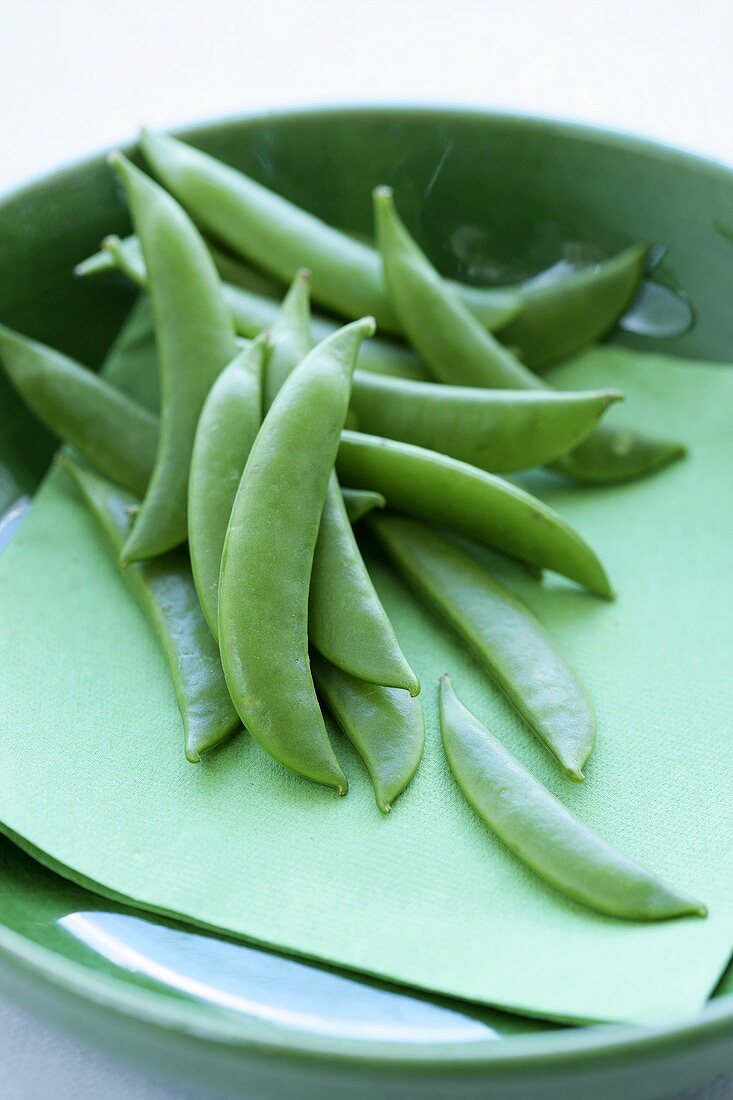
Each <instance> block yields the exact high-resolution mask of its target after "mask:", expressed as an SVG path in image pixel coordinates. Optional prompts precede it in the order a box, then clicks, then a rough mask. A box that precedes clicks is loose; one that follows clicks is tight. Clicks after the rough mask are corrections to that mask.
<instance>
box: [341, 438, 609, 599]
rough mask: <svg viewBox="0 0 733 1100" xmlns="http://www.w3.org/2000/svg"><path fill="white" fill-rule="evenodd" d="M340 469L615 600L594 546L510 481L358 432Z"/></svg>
mask: <svg viewBox="0 0 733 1100" xmlns="http://www.w3.org/2000/svg"><path fill="white" fill-rule="evenodd" d="M336 469H337V471H338V474H339V477H340V478H341V480H342V481H343V482H344V484H345V485H351V486H352V487H354V488H356V489H373V490H374V491H375V492H378V493H382V495H383V496H384V498H385V500H386V501H387V507H388V508H392V509H394V510H395V511H397V512H403V513H404V514H405V515H408V516H412V517H414V518H415V519H421V520H425V521H427V522H428V523H436V524H439V525H440V526H443V527H448V528H451V529H452V530H454V531H458V532H460V533H461V534H463V535H468V536H469V537H471V538H475V539H478V540H479V542H484V543H487V544H488V545H489V546H493V547H494V549H496V550H499V551H501V553H503V554H507V555H508V556H509V557H512V558H517V559H518V560H519V561H522V562H526V563H528V564H529V565H535V566H539V567H540V568H542V569H552V570H554V572H556V573H561V574H562V575H563V576H565V577H569V578H570V579H571V580H574V581H577V583H578V584H581V585H583V586H584V587H585V588H587V589H588V590H589V591H590V592H594V593H595V594H596V595H598V596H603V597H604V598H606V599H610V598H612V597H613V590H612V588H611V586H610V584H609V581H608V577H607V576H606V574H605V571H604V569H603V566H602V565H601V563H600V562H599V560H598V558H597V557H596V555H595V554H594V552H593V550H591V548H590V546H588V544H587V543H586V542H584V541H583V539H582V538H581V537H580V535H579V534H578V533H577V532H576V531H574V530H573V528H572V527H570V526H569V524H567V523H566V522H565V521H564V520H563V519H562V517H561V516H559V515H558V514H557V512H555V511H553V510H552V508H549V507H548V506H547V505H546V504H543V503H542V501H540V500H537V499H536V497H533V496H531V495H530V494H529V493H526V492H525V491H524V490H523V489H519V488H518V487H517V486H516V485H512V484H511V482H509V481H504V480H503V479H502V478H500V477H496V476H494V475H493V474H489V473H486V472H485V471H484V470H479V469H477V468H476V467H475V466H469V465H468V463H466V462H460V461H459V460H458V459H455V458H450V457H449V456H448V455H442V454H438V453H437V452H436V451H429V450H426V449H425V448H424V447H415V446H414V445H413V444H411V443H399V442H398V441H397V440H394V439H383V438H380V437H378V436H373V435H364V434H362V433H361V432H350V431H345V432H343V433H342V436H341V446H340V447H339V453H338V459H337V463H336Z"/></svg>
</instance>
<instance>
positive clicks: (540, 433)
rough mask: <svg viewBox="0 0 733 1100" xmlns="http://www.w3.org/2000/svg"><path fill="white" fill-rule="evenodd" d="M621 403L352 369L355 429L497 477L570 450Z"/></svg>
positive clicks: (597, 395) (600, 395)
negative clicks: (415, 379) (437, 453)
mask: <svg viewBox="0 0 733 1100" xmlns="http://www.w3.org/2000/svg"><path fill="white" fill-rule="evenodd" d="M620 398H621V394H620V393H618V392H617V391H614V390H594V391H593V390H591V391H587V392H579V393H552V392H550V391H544V390H537V391H534V390H528V391H523V390H519V391H517V390H485V389H474V388H472V387H469V386H441V385H436V384H435V383H432V382H412V381H406V380H404V379H399V378H384V377H380V376H379V375H376V374H368V373H367V372H366V371H357V372H356V375H355V376H354V388H353V393H352V397H351V408H352V410H353V411H354V412H355V413H356V417H357V421H358V425H359V430H360V431H363V432H368V433H371V434H375V435H384V436H388V437H389V438H390V439H401V440H402V441H403V442H405V443H415V444H417V445H418V446H420V447H427V448H428V449H430V450H433V451H440V452H442V453H443V454H448V455H451V456H452V457H453V458H459V459H462V460H463V461H464V462H470V463H472V465H474V466H479V467H481V469H483V470H491V471H493V472H495V473H503V472H506V471H511V470H525V469H528V468H530V467H532V466H541V465H543V464H544V463H546V462H551V461H552V460H553V459H555V458H557V457H558V456H560V455H563V454H565V453H566V452H567V451H570V450H572V449H573V447H575V446H577V444H578V443H580V441H581V440H582V439H585V437H586V436H587V435H588V434H589V433H590V432H591V431H592V430H593V428H594V427H595V426H596V424H597V423H598V420H599V419H600V417H601V416H602V415H603V413H604V412H605V410H606V409H607V408H608V406H609V405H610V404H611V403H612V402H614V401H618V400H619V399H620Z"/></svg>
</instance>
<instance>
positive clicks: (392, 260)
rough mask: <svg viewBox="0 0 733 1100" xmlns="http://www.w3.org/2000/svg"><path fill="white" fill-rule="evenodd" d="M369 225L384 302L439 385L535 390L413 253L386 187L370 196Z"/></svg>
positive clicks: (418, 254)
mask: <svg viewBox="0 0 733 1100" xmlns="http://www.w3.org/2000/svg"><path fill="white" fill-rule="evenodd" d="M374 222H375V227H376V234H377V244H378V246H379V251H380V254H381V257H382V265H383V269H384V279H385V283H386V285H387V290H388V292H389V299H390V302H391V303H392V306H393V308H394V311H395V313H396V315H397V317H398V319H399V322H400V326H401V327H402V329H403V330H404V332H405V334H406V336H407V338H408V339H409V341H410V343H411V344H412V346H413V347H414V348H415V349H416V350H417V352H418V353H419V355H420V357H421V358H422V359H423V360H424V362H425V363H426V364H427V366H428V367H429V369H430V371H431V372H432V374H433V375H434V376H435V377H436V378H437V379H438V380H439V381H440V382H448V383H452V384H453V385H459V386H478V387H482V386H484V387H486V386H488V387H491V388H501V389H522V388H525V389H526V388H528V387H529V388H532V387H538V386H540V385H541V383H540V382H538V380H537V379H536V378H535V376H534V375H533V374H532V372H531V371H529V370H528V369H527V368H526V367H525V366H523V365H522V363H520V362H519V360H518V359H517V358H516V356H514V355H513V354H512V353H511V352H510V351H509V350H508V349H507V348H505V347H504V346H503V345H502V344H500V343H499V341H498V340H496V339H495V338H494V337H493V336H492V335H491V334H490V333H489V332H488V331H487V329H486V328H485V327H484V326H483V325H482V324H481V322H480V321H479V320H478V318H477V317H475V316H474V314H473V313H471V311H470V309H469V308H468V306H466V305H465V304H464V302H463V300H462V299H461V297H460V296H459V294H458V292H457V291H456V290H455V289H454V288H453V287H451V286H450V284H449V283H447V282H446V280H444V279H442V278H441V276H440V275H439V274H438V272H437V271H436V270H435V268H434V267H433V265H432V264H431V263H430V261H429V260H428V258H427V257H426V256H425V254H424V253H423V252H422V251H421V250H420V249H419V248H418V246H417V244H416V243H415V241H414V240H413V239H412V237H411V236H410V235H409V233H408V232H407V230H406V229H405V226H404V225H403V223H402V221H401V220H400V218H399V216H398V214H397V211H396V210H395V206H394V201H393V197H392V189H391V187H377V188H376V189H375V191H374Z"/></svg>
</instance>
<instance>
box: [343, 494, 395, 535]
mask: <svg viewBox="0 0 733 1100" xmlns="http://www.w3.org/2000/svg"><path fill="white" fill-rule="evenodd" d="M341 496H342V497H343V498H344V504H345V505H346V515H347V516H348V517H349V523H350V524H351V525H352V527H353V525H354V524H355V523H358V522H359V520H361V519H364V517H365V516H368V515H369V513H370V512H373V511H374V509H375V508H384V505H385V504H386V501H385V499H384V497H383V496H382V494H381V493H372V492H370V491H369V489H342V490H341Z"/></svg>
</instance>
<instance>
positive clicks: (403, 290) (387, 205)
mask: <svg viewBox="0 0 733 1100" xmlns="http://www.w3.org/2000/svg"><path fill="white" fill-rule="evenodd" d="M374 205H375V218H376V223H377V238H378V240H379V243H380V248H381V251H382V255H383V260H384V268H385V276H386V279H387V284H388V287H389V290H390V293H391V295H392V299H393V302H394V305H395V309H396V311H397V313H398V314H399V316H400V318H401V319H402V321H403V323H404V325H405V327H406V329H408V328H409V336H410V339H411V341H412V342H413V343H414V345H415V347H416V348H417V350H418V351H419V352H420V354H421V355H422V357H423V358H424V360H425V362H426V363H427V364H428V365H429V366H430V368H431V369H432V370H433V372H434V373H435V375H436V377H438V378H440V379H441V380H442V381H444V382H456V383H458V384H460V385H479V386H488V387H489V388H491V389H537V388H538V387H540V388H542V387H543V383H542V382H541V381H540V379H539V378H537V377H536V376H535V375H534V374H533V373H532V372H531V371H529V370H528V369H527V368H526V367H525V366H523V365H522V364H521V363H520V362H519V360H518V359H516V357H515V356H514V355H513V354H512V353H511V352H510V351H509V350H508V349H506V348H502V347H501V345H499V344H498V343H497V341H496V340H495V339H494V338H493V337H492V336H491V334H490V333H488V332H484V331H483V330H482V329H481V326H480V325H477V324H476V321H475V319H474V318H473V317H472V316H471V314H470V312H469V311H468V310H467V309H466V308H465V306H464V305H463V302H462V301H461V300H460V299H459V298H458V296H457V295H456V294H455V293H453V291H452V290H451V287H450V286H449V285H448V284H447V283H446V282H445V281H444V280H441V279H440V277H439V276H438V274H437V272H436V271H435V269H434V268H433V267H432V266H431V264H430V263H429V261H428V260H427V258H426V257H425V256H424V255H423V254H422V252H421V251H420V250H419V248H418V247H417V245H416V244H415V242H414V241H413V240H412V238H411V237H410V236H409V234H408V233H407V230H406V229H405V227H404V225H403V224H402V222H401V221H400V219H399V217H398V216H397V213H396V211H395V209H394V203H393V201H392V193H391V191H390V189H389V188H377V190H376V191H375V196H374ZM557 286H558V287H559V286H562V284H561V283H558V284H557ZM597 289H598V288H597V287H596V290H597ZM559 293H560V292H559V291H558V292H557V294H558V295H559ZM539 300H540V301H541V299H539ZM502 335H503V334H502ZM507 339H509V338H508V337H507ZM681 452H682V449H681V448H680V447H678V446H677V445H676V444H669V443H667V442H665V441H656V440H651V439H647V438H645V437H644V436H640V435H638V434H637V433H635V432H631V431H629V430H627V429H619V428H614V427H612V426H610V425H605V424H604V425H601V427H600V428H599V429H597V432H596V433H593V434H592V435H591V436H590V437H589V438H588V439H587V440H586V441H584V443H583V444H581V448H580V450H579V451H578V453H577V454H569V455H567V456H563V458H562V459H561V460H560V461H559V462H558V463H557V464H556V465H555V466H554V468H555V469H556V471H557V472H558V473H561V474H564V475H565V476H567V477H572V478H574V479H575V480H578V481H585V482H588V483H594V482H595V483H597V482H604V483H607V484H612V483H615V482H621V481H628V480H630V479H631V478H632V477H643V476H644V475H645V474H648V473H651V472H653V471H654V470H656V469H659V468H660V467H661V466H664V465H666V464H667V463H669V462H672V461H674V459H676V458H678V457H680V453H681Z"/></svg>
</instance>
